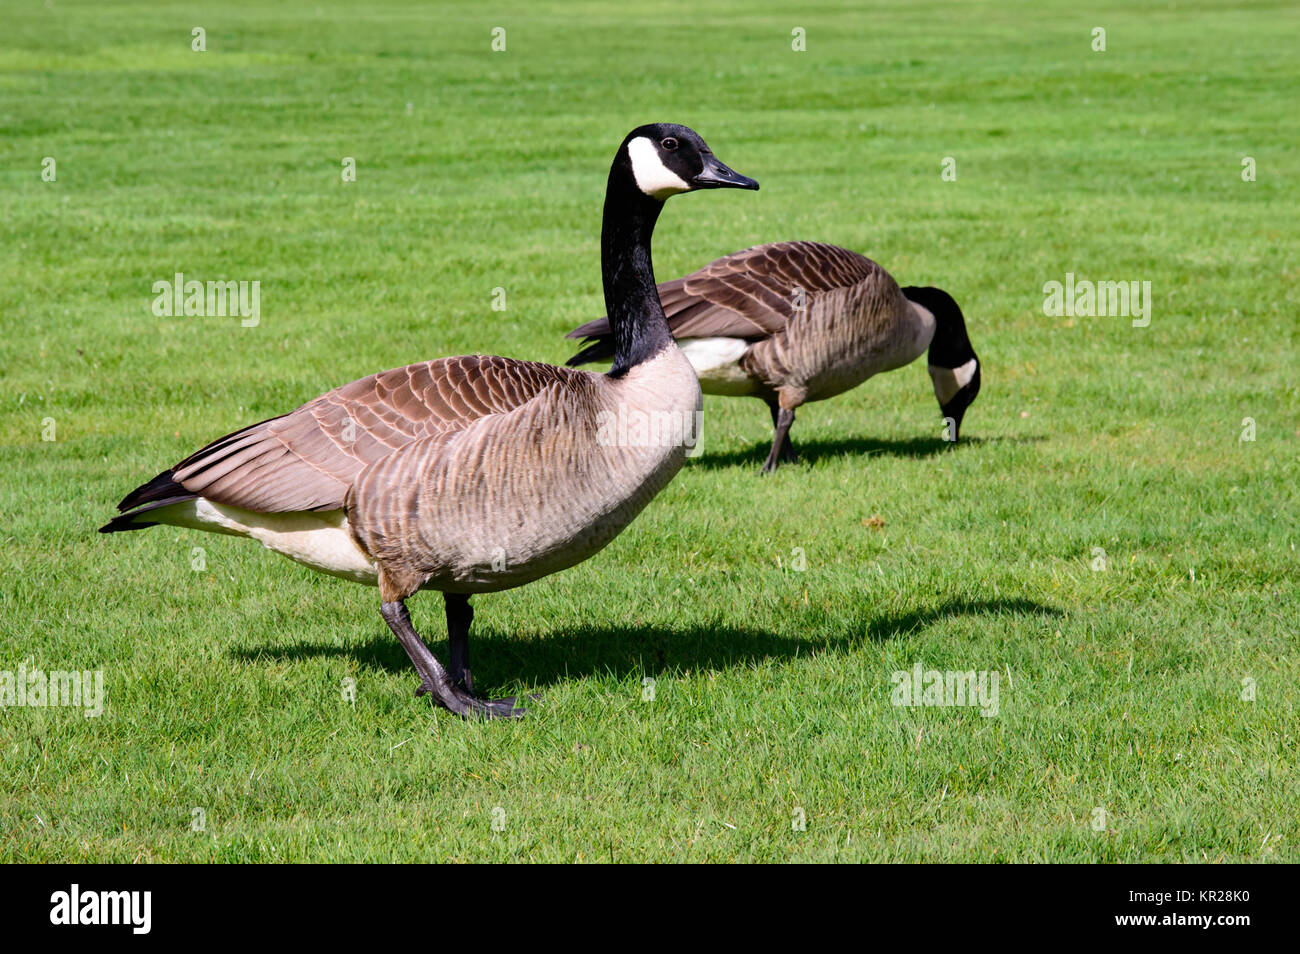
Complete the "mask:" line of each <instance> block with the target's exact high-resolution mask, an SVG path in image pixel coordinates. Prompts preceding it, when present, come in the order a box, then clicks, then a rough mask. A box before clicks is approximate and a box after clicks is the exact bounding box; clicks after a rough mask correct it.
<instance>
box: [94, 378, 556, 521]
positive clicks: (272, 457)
mask: <svg viewBox="0 0 1300 954" xmlns="http://www.w3.org/2000/svg"><path fill="white" fill-rule="evenodd" d="M576 374H578V372H572V371H568V370H566V369H563V368H554V367H551V366H550V365H545V364H539V363H536V362H531V361H516V360H513V359H510V358H499V357H491V356H482V355H472V356H465V357H458V358H443V359H439V360H437V361H428V362H424V363H422V364H413V365H409V366H407V367H405V368H396V369H394V370H392V371H384V372H381V373H379V374H374V375H370V376H369V377H366V378H361V379H360V380H358V381H353V382H352V383H351V384H346V385H344V386H343V387H341V388H337V389H335V390H333V391H330V392H329V393H327V394H323V395H321V396H320V397H318V398H316V399H315V400H314V401H309V402H308V403H307V404H304V405H303V406H302V407H300V408H298V409H297V410H296V411H293V412H291V413H289V414H286V415H283V416H282V417H275V418H271V419H269V420H266V421H262V422H260V423H258V424H253V425H251V426H249V427H246V428H243V429H241V430H238V431H235V432H234V433H232V434H228V435H226V436H225V437H222V438H220V439H219V440H216V441H213V442H212V443H211V444H209V445H207V446H206V447H204V448H202V449H201V450H199V451H197V452H196V453H194V454H191V455H190V456H189V457H187V458H185V460H183V461H181V462H180V463H179V464H177V465H176V466H175V467H173V468H171V469H170V470H168V471H166V472H164V473H162V474H159V475H158V476H157V477H155V478H154V479H153V480H151V481H149V482H148V483H147V484H144V485H142V486H140V487H138V488H136V490H134V491H132V492H131V493H130V494H128V495H127V497H126V498H125V499H124V500H123V501H122V502H121V503H120V504H118V509H119V510H121V511H123V512H125V511H129V510H135V509H136V508H139V507H147V509H155V508H156V507H158V506H162V505H165V504H169V503H174V502H176V501H177V500H185V499H193V498H194V497H196V496H202V497H206V498H208V499H210V500H214V501H216V502H218V503H224V504H229V505H231V506H237V507H243V508H245V509H247V510H256V511H260V512H263V513H283V512H291V511H302V510H333V509H337V508H340V507H342V506H343V503H344V498H345V496H346V494H347V490H348V487H349V486H350V485H351V484H352V482H353V480H354V479H355V478H356V476H357V475H358V474H359V473H360V472H361V471H362V470H363V469H364V468H365V467H366V466H367V465H369V464H370V463H372V462H374V461H376V460H379V459H381V458H382V457H385V456H386V455H388V454H389V453H391V452H392V451H393V450H395V449H396V448H399V447H402V446H404V445H406V444H409V443H411V442H412V441H415V440H418V439H420V438H423V437H428V436H430V435H433V434H438V433H443V432H446V431H451V430H458V429H459V428H462V427H464V426H466V425H467V424H468V423H469V422H471V421H473V420H476V419H478V418H481V417H483V416H485V415H488V414H498V413H503V412H505V411H509V410H512V409H513V408H515V407H518V406H520V405H521V404H524V403H526V402H527V401H529V400H531V399H532V398H533V397H534V396H535V395H536V394H537V393H538V392H539V391H541V390H542V389H543V388H545V387H547V386H548V385H550V384H553V383H556V382H557V381H560V380H561V379H562V378H566V377H571V376H575V375H576ZM122 520H123V518H121V517H119V518H116V520H115V521H114V523H117V524H119V525H118V526H113V525H112V524H110V526H109V527H105V528H104V529H106V530H107V529H110V528H111V529H126V528H127V527H126V526H125V525H122V524H121V521H122ZM139 525H140V524H137V525H136V526H139Z"/></svg>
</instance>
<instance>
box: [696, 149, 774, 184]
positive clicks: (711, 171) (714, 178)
mask: <svg viewBox="0 0 1300 954" xmlns="http://www.w3.org/2000/svg"><path fill="white" fill-rule="evenodd" d="M691 185H692V187H694V188H696V189H752V190H754V191H755V192H757V191H758V180H757V179H751V178H749V176H742V175H741V174H740V173H739V172H736V171H735V170H733V169H728V168H727V167H726V166H724V165H723V164H722V163H720V162H719V161H718V159H717V157H716V156H708V157H706V158H705V160H704V168H703V169H702V170H701V171H700V173H699V175H697V176H696V177H695V178H694V180H692V182H691Z"/></svg>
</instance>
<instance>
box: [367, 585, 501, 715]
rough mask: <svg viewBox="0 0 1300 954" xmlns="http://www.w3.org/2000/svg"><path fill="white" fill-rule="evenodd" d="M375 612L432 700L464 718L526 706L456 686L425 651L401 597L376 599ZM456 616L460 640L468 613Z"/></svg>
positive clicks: (465, 632) (465, 631) (464, 634)
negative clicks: (383, 601)
mask: <svg viewBox="0 0 1300 954" xmlns="http://www.w3.org/2000/svg"><path fill="white" fill-rule="evenodd" d="M468 606H469V602H468V600H466V601H465V608H466V609H468ZM379 612H380V614H381V615H382V616H383V617H384V622H385V623H387V624H388V628H389V629H391V630H392V631H393V635H394V636H396V637H397V641H398V642H400V643H401V644H402V648H403V649H405V650H406V655H408V656H410V657H411V663H412V664H413V665H414V666H415V671H416V672H418V673H419V674H420V683H421V686H420V688H421V689H423V690H424V691H425V692H428V693H429V694H430V695H432V696H433V699H434V701H435V702H437V703H438V704H439V705H440V706H443V707H444V708H446V709H449V710H450V711H452V712H454V713H456V714H457V715H459V716H465V717H467V718H469V717H473V716H481V717H484V718H493V717H496V716H507V717H511V718H518V717H519V716H522V715H523V714H524V713H525V711H526V710H524V709H517V708H515V700H514V699H493V700H487V699H479V698H478V697H476V696H474V695H473V694H472V693H470V692H467V691H466V690H465V689H462V688H460V687H459V686H457V685H456V683H455V681H454V680H453V679H452V677H451V675H450V674H449V673H448V672H447V670H446V669H444V668H443V666H442V663H440V662H438V660H437V658H436V657H435V656H434V655H433V653H431V652H429V647H428V646H426V645H425V644H424V640H422V639H421V638H420V634H419V633H417V632H416V631H415V627H414V626H413V625H412V624H411V614H410V613H409V612H408V611H407V609H406V602H405V601H404V600H395V601H394V602H391V603H387V602H385V603H380V604H379ZM469 615H472V614H469ZM456 618H457V620H458V621H463V628H462V630H461V632H460V636H459V638H460V639H461V640H465V639H468V637H469V618H468V616H467V615H466V614H463V613H458V614H457V615H456ZM451 619H452V613H451V611H450V609H449V610H448V613H447V620H448V622H449V623H450V622H451ZM456 639H457V637H456V636H453V637H452V645H453V646H454V645H456ZM462 652H463V646H462ZM462 658H463V657H462ZM420 694H422V693H420Z"/></svg>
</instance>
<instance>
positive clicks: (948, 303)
mask: <svg viewBox="0 0 1300 954" xmlns="http://www.w3.org/2000/svg"><path fill="white" fill-rule="evenodd" d="M903 294H904V295H905V296H906V297H907V298H908V299H909V300H910V301H914V302H916V303H917V304H918V305H920V306H922V307H923V308H926V309H928V310H929V312H930V313H931V314H932V315H934V337H933V338H932V339H931V340H930V356H929V363H930V364H932V365H934V366H935V367H936V368H950V369H951V368H960V367H961V366H962V365H964V364H966V362H968V361H970V360H971V359H972V358H974V357H975V348H974V347H973V346H972V345H971V343H970V334H969V333H968V332H967V331H966V318H965V316H964V315H962V313H961V308H960V307H958V305H957V302H955V301H953V298H952V296H951V295H949V294H948V293H947V292H945V291H943V290H942V289H939V288H918V287H916V286H909V287H907V288H904V289H903Z"/></svg>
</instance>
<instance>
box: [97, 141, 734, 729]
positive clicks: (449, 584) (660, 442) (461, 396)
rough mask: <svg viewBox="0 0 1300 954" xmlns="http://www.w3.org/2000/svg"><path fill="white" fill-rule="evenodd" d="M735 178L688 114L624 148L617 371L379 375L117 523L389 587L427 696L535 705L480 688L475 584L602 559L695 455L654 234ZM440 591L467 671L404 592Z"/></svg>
mask: <svg viewBox="0 0 1300 954" xmlns="http://www.w3.org/2000/svg"><path fill="white" fill-rule="evenodd" d="M719 188H737V189H757V188H758V183H757V182H755V181H754V180H753V179H749V178H746V177H745V176H742V175H739V174H738V173H736V172H733V171H732V170H731V169H729V168H727V167H726V166H725V165H723V164H722V163H721V162H719V161H718V159H717V158H716V157H715V156H714V155H713V152H712V151H711V150H710V149H709V147H708V146H707V145H706V144H705V143H704V140H703V139H701V138H700V137H699V136H698V135H697V134H696V133H695V132H693V131H692V130H690V129H688V128H686V127H685V126H678V125H675V124H671V123H659V124H653V125H647V126H640V127H638V128H637V129H634V130H632V132H631V133H629V134H628V136H627V138H626V139H624V140H623V143H622V145H620V146H619V149H618V153H617V154H616V155H615V157H614V162H613V165H612V166H611V168H610V171H609V181H608V183H607V186H606V191H605V207H604V217H603V225H602V228H601V271H602V277H603V281H604V290H605V307H606V309H607V311H608V314H609V317H610V319H611V325H612V339H613V345H612V353H613V357H614V367H613V369H612V370H611V371H610V372H609V373H608V374H604V375H601V374H594V373H592V372H589V371H574V370H571V369H569V368H559V367H554V366H552V365H547V364H539V363H537V362H533V361H519V360H515V359H512V358H499V357H487V356H482V355H475V356H468V357H456V358H441V359H438V360H434V361H427V362H424V363H423V364H413V365H409V366H408V367H405V368H398V369H396V370H392V371H384V372H382V373H380V374H374V375H371V376H370V377H367V378H362V379H361V380H359V381H353V382H352V383H351V384H347V385H344V386H343V387H341V388H337V389H335V390H333V391H330V392H329V393H327V394H324V395H322V396H321V397H318V398H316V399H315V400H314V401H310V402H308V403H307V404H304V405H303V406H302V407H300V408H298V409H297V410H296V411H293V412H291V413H289V414H286V415H284V416H282V417H276V418H272V419H270V420H267V421H262V422H261V423H260V424H253V425H251V426H249V427H246V428H244V429H243V430H239V431H235V432H234V433H232V434H228V435H227V436H225V437H223V438H221V439H220V440H217V441H214V442H213V443H211V444H209V445H208V446H207V447H204V448H203V449H202V450H200V451H198V452H197V453H195V454H192V455H190V456H189V457H187V458H185V460H183V461H181V462H180V463H179V464H176V465H175V466H174V467H172V468H171V469H170V470H167V471H164V472H163V473H161V474H159V475H158V476H157V477H155V478H154V479H153V480H151V481H149V482H148V483H147V484H144V485H143V486H141V487H138V488H136V489H135V490H134V491H132V492H131V493H130V494H128V495H127V497H126V499H124V500H123V501H122V502H121V503H120V504H119V505H118V509H119V510H120V511H122V514H121V515H120V516H118V517H115V518H114V519H113V520H112V521H110V522H109V523H108V525H107V526H104V527H101V528H100V531H101V532H104V533H111V532H113V531H118V530H137V529H140V528H142V527H149V526H153V525H155V524H171V525H174V526H181V527H192V528H195V529H199V530H208V531H212V532H215V533H228V534H235V535H238V536H245V537H252V538H253V539H255V540H258V541H260V542H261V543H262V544H263V546H266V547H268V548H269V549H271V550H274V551H275V552H277V553H281V554H283V555H285V556H287V557H289V558H290V559H292V560H296V561H297V562H299V563H303V564H305V565H307V566H309V567H311V568H312V569H315V570H319V571H321V572H324V573H330V574H333V575H334V576H338V577H342V578H344V579H348V580H355V581H358V582H362V583H369V584H372V585H377V586H378V587H379V593H380V599H381V601H382V602H381V604H380V613H381V614H382V615H383V617H384V620H385V622H387V624H388V626H389V628H390V629H391V630H392V631H393V634H394V635H395V636H396V637H397V639H398V640H399V641H400V642H401V644H402V646H403V648H404V649H405V650H406V652H407V655H409V656H410V657H411V662H412V663H413V664H414V665H415V669H416V671H417V672H418V673H419V674H420V680H421V686H420V690H418V691H417V694H422V693H423V692H428V693H430V694H431V695H432V696H433V698H434V700H435V701H436V702H438V703H439V704H441V705H443V706H445V707H446V708H448V709H450V710H451V711H452V712H455V713H458V714H460V715H465V716H468V715H481V716H518V715H521V714H522V713H523V711H524V710H522V709H520V708H516V706H515V704H514V702H515V700H514V699H498V700H485V699H480V698H478V697H476V696H475V695H473V680H472V677H471V675H470V669H469V658H468V651H467V648H468V637H469V627H470V622H471V620H472V619H473V611H472V610H471V608H470V605H469V600H470V596H471V595H472V594H474V593H486V592H492V591H495V590H504V589H509V588H511V587H515V586H520V585H522V584H524V583H528V582H531V581H532V580H536V579H539V578H540V577H543V576H547V575H548V574H551V573H555V572H557V571H559V570H563V569H566V568H567V567H571V566H573V565H574V564H576V563H580V562H582V561H583V560H585V559H587V558H588V557H590V556H592V555H593V554H595V553H596V552H597V551H599V550H600V549H601V548H602V547H604V546H605V545H606V544H607V543H609V542H610V541H611V540H612V539H613V538H614V537H615V536H617V535H618V534H619V532H620V531H622V530H623V528H624V527H626V526H627V525H628V524H629V523H630V522H631V521H632V519H633V518H634V517H635V516H636V515H637V514H638V513H640V511H641V510H642V508H644V507H645V505H646V504H647V503H649V502H650V499H651V498H652V497H654V495H655V494H657V493H658V492H659V491H660V490H661V489H662V488H663V487H664V485H666V484H667V483H668V481H670V480H671V479H672V478H673V476H674V475H676V473H677V471H678V470H679V469H680V468H681V466H682V464H683V462H684V460H685V456H686V452H687V447H689V446H691V445H692V444H693V443H694V435H695V431H696V428H697V426H698V422H697V415H698V413H699V409H700V387H699V384H698V382H697V380H696V376H695V373H694V372H693V370H692V368H691V365H690V363H689V362H688V361H687V360H686V358H685V356H683V354H682V352H681V351H680V350H678V348H677V347H676V345H674V344H673V338H672V335H671V333H670V332H669V330H668V323H667V321H666V319H665V317H664V312H663V308H662V307H661V306H660V304H659V297H658V295H657V294H656V293H655V279H654V272H653V269H652V266H651V260H650V237H651V234H652V232H653V231H654V225H655V221H656V219H658V217H659V213H660V211H661V210H662V208H663V203H664V201H665V200H666V199H667V198H668V197H669V196H671V195H675V194H677V193H679V192H691V191H694V190H696V189H719ZM619 415H621V416H622V417H621V419H623V420H626V419H627V418H634V417H638V416H639V417H641V418H644V419H655V420H663V419H664V418H665V417H666V418H670V419H673V420H676V421H677V422H679V427H680V430H679V431H678V432H677V433H675V434H674V435H673V436H672V439H671V440H669V439H664V436H665V435H664V431H663V430H662V429H660V430H658V431H657V432H656V434H657V437H658V438H659V439H650V438H648V437H647V436H646V429H645V428H640V429H637V430H631V429H625V430H622V431H616V430H612V429H611V428H610V427H609V426H608V425H609V422H610V421H611V420H612V419H614V418H615V417H617V416H619ZM611 435H614V436H611ZM629 435H630V436H629ZM615 438H617V439H615ZM422 589H431V590H439V591H441V592H442V594H443V598H444V601H445V603H446V615H447V632H448V641H449V643H450V653H451V655H450V667H449V669H444V668H443V666H442V665H441V664H440V663H439V662H438V660H437V659H436V658H434V656H433V654H432V653H431V652H430V651H429V649H428V647H427V646H426V645H425V644H424V642H423V640H422V639H421V638H420V636H419V634H418V633H416V631H415V628H414V627H413V626H412V624H411V617H410V614H409V613H408V612H407V609H406V600H407V598H408V597H410V596H411V595H412V594H414V593H415V592H417V591H418V590H422Z"/></svg>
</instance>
